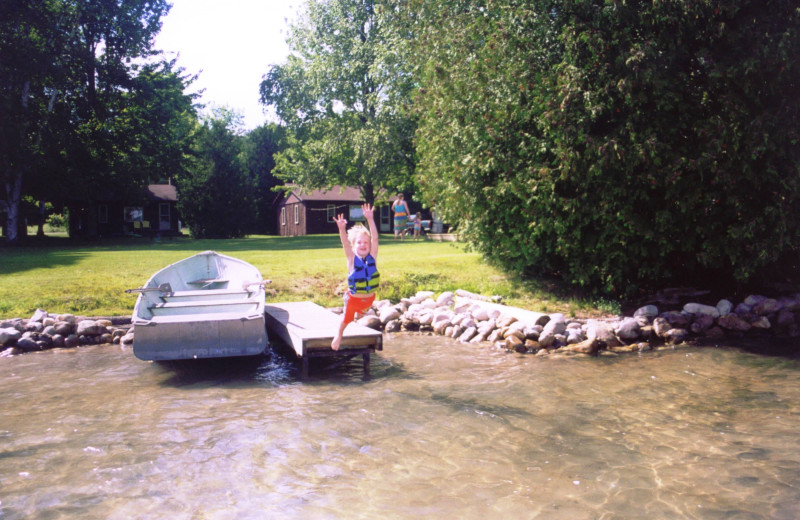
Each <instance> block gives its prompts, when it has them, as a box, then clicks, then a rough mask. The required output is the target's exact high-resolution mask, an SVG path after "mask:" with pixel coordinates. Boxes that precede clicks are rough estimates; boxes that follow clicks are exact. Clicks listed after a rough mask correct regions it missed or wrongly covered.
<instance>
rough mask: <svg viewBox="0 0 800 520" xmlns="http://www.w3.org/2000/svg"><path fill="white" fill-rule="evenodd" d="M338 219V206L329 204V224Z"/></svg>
mask: <svg viewBox="0 0 800 520" xmlns="http://www.w3.org/2000/svg"><path fill="white" fill-rule="evenodd" d="M335 219H336V204H328V222H333V221H334V220H335Z"/></svg>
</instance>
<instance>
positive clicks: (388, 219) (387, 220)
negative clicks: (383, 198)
mask: <svg viewBox="0 0 800 520" xmlns="http://www.w3.org/2000/svg"><path fill="white" fill-rule="evenodd" d="M378 231H380V232H381V233H389V232H391V231H392V215H391V213H390V211H389V206H381V221H380V224H378Z"/></svg>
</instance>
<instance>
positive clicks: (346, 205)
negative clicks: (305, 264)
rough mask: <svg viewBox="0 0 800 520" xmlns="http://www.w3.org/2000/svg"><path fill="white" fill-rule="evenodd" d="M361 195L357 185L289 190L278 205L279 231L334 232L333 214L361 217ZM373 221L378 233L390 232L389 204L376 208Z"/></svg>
mask: <svg viewBox="0 0 800 520" xmlns="http://www.w3.org/2000/svg"><path fill="white" fill-rule="evenodd" d="M362 204H364V199H363V198H362V197H361V192H360V191H359V190H358V188H353V187H347V188H343V189H342V188H340V187H338V186H336V187H333V188H331V189H330V190H314V191H311V192H309V193H304V192H303V191H302V190H300V189H297V190H293V191H290V192H289V193H288V194H287V195H286V197H285V198H283V200H282V201H281V202H280V204H279V206H278V234H279V235H281V236H302V235H319V234H327V233H337V232H338V229H337V227H336V222H335V221H334V218H335V217H336V215H338V214H340V213H344V215H345V218H347V220H348V222H355V221H358V220H361V219H362V218H363V217H362V215H361V205H362ZM375 225H376V226H378V230H379V231H380V232H381V233H390V232H392V225H393V220H392V212H391V208H390V206H389V205H384V206H379V207H378V208H377V218H376V219H375Z"/></svg>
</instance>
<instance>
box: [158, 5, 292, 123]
mask: <svg viewBox="0 0 800 520" xmlns="http://www.w3.org/2000/svg"><path fill="white" fill-rule="evenodd" d="M170 3H172V9H171V10H170V12H169V14H168V15H167V16H165V17H163V18H162V19H161V21H162V28H161V32H160V33H159V34H158V36H157V37H156V41H155V47H156V48H157V49H160V50H162V51H164V52H165V54H166V57H168V58H172V57H174V56H175V55H176V54H177V55H178V66H180V67H183V68H184V69H186V72H187V73H190V74H197V73H199V78H198V79H197V81H195V82H194V83H193V84H192V85H191V86H190V91H191V92H197V91H199V90H201V89H205V92H204V93H203V96H202V98H201V99H200V102H201V103H204V104H206V105H208V107H209V108H210V107H213V106H227V107H229V108H231V109H233V110H235V111H236V112H238V113H240V114H242V115H243V116H244V127H245V129H247V130H250V129H253V128H256V127H258V126H260V125H262V124H263V123H265V122H266V121H275V118H274V116H271V115H269V114H265V113H264V108H265V107H264V106H263V105H261V104H260V103H259V102H258V98H259V95H258V86H259V84H260V83H261V77H262V76H263V75H264V74H265V73H266V72H267V70H268V68H269V66H270V65H277V64H282V63H284V62H285V60H286V56H287V55H288V53H289V49H288V47H287V45H286V36H287V35H288V29H289V22H291V21H294V20H295V19H296V13H297V11H298V9H299V7H300V6H301V5H303V0H170ZM287 19H288V22H287Z"/></svg>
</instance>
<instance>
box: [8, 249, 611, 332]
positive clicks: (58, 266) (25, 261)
mask: <svg viewBox="0 0 800 520" xmlns="http://www.w3.org/2000/svg"><path fill="white" fill-rule="evenodd" d="M205 250H215V251H218V252H220V253H223V254H227V255H231V256H234V257H237V258H241V259H242V260H245V261H247V262H250V263H251V264H253V265H254V266H255V267H257V268H258V269H259V270H260V271H261V273H262V274H263V276H264V278H267V279H270V280H272V284H271V285H270V286H268V291H269V294H268V300H269V301H301V300H310V301H313V302H315V303H318V304H320V305H323V306H335V305H339V304H340V302H341V299H340V295H341V294H342V291H343V290H344V283H343V280H344V277H345V267H346V266H345V261H344V254H343V252H342V248H341V244H340V243H339V238H338V236H336V235H316V236H307V237H291V238H283V237H273V236H254V237H248V238H244V239H234V240H193V239H190V238H178V239H172V240H167V239H164V240H160V241H154V240H152V239H144V238H142V239H118V240H117V239H115V240H100V241H97V242H92V243H87V244H75V243H71V242H69V241H68V240H66V239H61V238H48V239H46V240H43V241H36V242H32V243H31V244H30V245H24V246H18V247H0V318H11V317H28V316H30V315H31V314H32V313H33V311H34V310H36V309H37V308H41V309H45V310H47V311H49V312H53V313H73V314H82V315H89V316H95V315H125V314H130V313H131V311H132V310H133V305H134V303H135V296H132V295H130V294H126V293H125V289H130V288H135V287H139V286H141V285H143V284H144V283H145V282H146V281H147V279H148V278H149V277H150V276H151V275H152V274H153V273H154V272H156V271H157V270H159V269H161V268H162V267H164V266H166V265H168V264H171V263H173V262H176V261H178V260H180V259H182V258H185V257H187V256H190V255H192V254H194V253H197V252H200V251H205ZM379 260H380V261H379V263H378V265H379V267H380V271H381V290H380V291H379V296H378V297H379V298H381V299H384V298H388V299H390V300H392V301H397V300H399V299H400V298H401V297H405V296H409V295H413V294H414V293H415V292H416V291H418V290H431V291H435V292H436V293H440V292H442V291H447V290H455V289H465V290H468V291H472V292H476V293H479V294H484V295H501V296H503V297H504V299H505V301H506V303H509V304H513V305H517V306H520V307H525V308H529V309H531V310H537V311H542V312H564V313H566V314H571V315H589V314H595V313H598V312H613V311H614V310H615V309H614V306H613V305H610V304H608V303H605V304H601V305H597V304H596V303H595V302H591V301H586V300H582V299H580V298H576V297H565V296H564V295H563V294H559V293H558V292H557V287H554V286H547V287H545V286H544V285H542V284H540V283H536V282H531V281H528V282H521V281H519V280H514V279H512V278H511V277H509V276H507V275H505V274H504V273H502V272H501V271H499V270H497V269H495V268H493V267H491V266H489V265H487V264H485V263H484V262H483V261H482V260H481V258H480V256H479V255H478V254H476V253H471V252H467V251H465V250H464V246H463V245H461V244H454V243H440V242H428V241H419V242H411V241H405V242H395V241H394V240H392V238H391V237H389V236H384V237H381V249H380V257H379ZM598 307H599V308H598Z"/></svg>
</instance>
